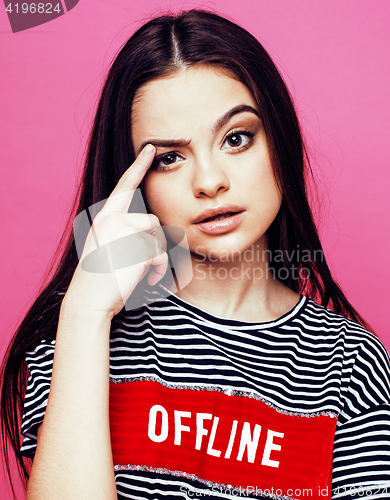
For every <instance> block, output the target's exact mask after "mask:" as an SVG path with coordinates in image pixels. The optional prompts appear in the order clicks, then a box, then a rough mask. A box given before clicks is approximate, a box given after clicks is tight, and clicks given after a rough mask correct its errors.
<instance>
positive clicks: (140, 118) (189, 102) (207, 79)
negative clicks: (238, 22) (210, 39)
mask: <svg viewBox="0 0 390 500" xmlns="http://www.w3.org/2000/svg"><path fill="white" fill-rule="evenodd" d="M238 105H248V106H251V107H253V108H254V109H257V105H256V102H255V99H254V98H253V96H252V93H251V91H250V90H249V89H248V87H247V86H246V85H244V84H243V83H242V82H240V81H238V80H236V79H234V78H232V77H231V76H230V75H228V74H226V73H224V72H222V71H221V69H220V68H213V67H210V66H201V67H190V68H186V69H180V70H179V71H177V72H175V73H173V74H171V75H168V76H166V77H162V78H158V79H155V80H152V81H150V82H148V83H147V84H145V85H144V86H143V87H141V88H140V89H139V90H138V91H137V93H136V95H135V99H134V101H133V106H132V130H133V141H136V136H140V135H141V136H144V135H150V136H156V137H158V136H159V135H160V134H161V133H164V134H166V133H169V134H172V133H174V134H177V133H178V132H180V131H182V130H183V129H187V128H188V127H192V128H193V127H194V126H195V127H196V126H197V125H199V126H202V127H212V125H213V124H214V123H215V121H216V120H218V119H219V118H220V117H221V116H223V115H224V114H225V113H226V112H227V111H228V110H229V109H232V108H234V107H236V106H238Z"/></svg>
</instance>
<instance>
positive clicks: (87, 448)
mask: <svg viewBox="0 0 390 500" xmlns="http://www.w3.org/2000/svg"><path fill="white" fill-rule="evenodd" d="M307 169H308V162H307V158H306V154H305V149H304V145H303V141H302V137H301V133H300V127H299V123H298V120H297V117H296V114H295V111H294V107H293V104H292V101H291V97H290V95H289V92H288V90H287V88H286V86H285V84H284V82H283V80H282V78H281V76H280V75H279V73H278V71H277V69H276V68H275V66H274V64H273V63H272V61H271V60H270V58H269V56H268V55H267V53H266V52H265V51H264V49H263V48H262V46H261V45H260V44H259V43H258V42H257V40H255V39H254V38H253V37H252V36H251V35H250V34H249V33H247V32H246V31H245V30H243V29H242V28H240V27H239V26H237V25H235V24H233V23H231V22H230V21H228V20H226V19H223V18H221V17H219V16H217V15H215V14H212V13H210V12H203V11H189V12H184V13H182V14H180V15H177V16H171V15H166V16H162V17H159V18H156V19H154V20H152V21H150V22H148V23H147V24H145V25H144V26H142V27H141V28H140V29H139V30H138V31H137V32H136V33H135V34H134V35H133V36H132V37H131V38H130V40H129V41H128V42H127V43H126V44H125V46H124V47H123V48H122V50H121V51H120V53H119V54H118V56H117V58H116V60H115V61H114V63H113V65H112V67H111V69H110V72H109V74H108V77H107V80H106V83H105V86H104V88H103V91H102V96H101V99H100V103H99V105H98V109H97V113H96V118H95V122H94V125H93V129H92V132H91V136H90V139H89V149H88V153H87V157H86V163H85V170H84V175H83V179H82V184H81V187H80V190H79V196H78V200H77V203H76V205H75V207H77V208H76V209H75V211H76V212H77V214H79V215H78V216H77V218H76V223H75V232H74V235H73V234H71V235H70V236H69V238H68V240H67V244H66V248H65V250H64V251H63V255H62V259H61V262H60V263H59V265H58V268H57V269H56V271H55V273H54V276H53V277H52V278H51V281H50V283H49V284H48V285H47V286H46V288H45V290H44V291H43V292H42V293H41V294H40V296H39V297H38V299H37V300H36V302H35V303H34V305H33V306H32V308H31V310H30V311H29V313H28V314H27V316H26V318H25V320H24V321H23V323H22V324H21V326H20V327H19V329H18V331H17V333H16V335H15V337H14V339H13V341H12V344H11V346H10V348H9V351H8V354H7V358H6V361H5V365H4V370H3V389H2V422H3V435H4V447H6V441H5V440H6V439H9V440H10V442H11V445H12V447H13V450H14V451H15V453H16V455H17V458H18V460H19V463H20V467H21V470H22V472H23V473H24V477H25V478H26V479H27V478H28V475H29V472H30V469H29V463H28V458H23V457H29V459H30V460H31V459H33V462H32V468H31V474H30V478H29V481H28V489H27V498H28V499H29V500H35V499H39V500H42V499H50V500H53V499H70V498H72V499H83V500H86V499H93V500H96V499H99V498H101V499H105V500H108V499H114V498H117V497H118V498H137V499H139V498H149V499H151V498H153V499H160V498H164V499H166V498H187V497H193V496H203V497H205V498H213V497H215V496H219V497H221V498H225V497H226V498H229V497H231V496H258V497H267V498H284V499H288V498H298V499H301V498H307V497H311V498H330V497H331V495H332V496H333V497H334V498H338V497H347V498H354V497H356V495H358V496H359V497H360V498H361V497H363V498H388V497H389V495H390V493H389V491H388V488H389V487H390V424H389V402H390V368H389V360H388V355H387V353H386V350H385V349H384V347H383V345H382V344H381V342H380V341H379V340H378V339H377V337H376V336H375V335H373V334H372V333H370V332H369V331H368V329H367V325H366V324H365V323H364V320H363V319H362V318H361V317H360V316H359V314H358V313H357V312H356V311H355V310H354V308H353V307H352V306H351V305H350V304H349V302H348V301H347V299H346V298H345V296H344V294H343V293H342V291H341V290H340V288H339V286H338V285H337V284H336V283H335V282H334V280H333V278H332V276H331V273H330V271H329V269H328V266H327V264H326V260H325V257H324V255H323V252H322V247H321V243H320V241H319V239H318V235H317V231H316V228H315V225H314V222H313V218H312V214H311V210H310V207H309V204H308V201H307V191H306V190H307V188H306V183H305V176H306V170H307ZM135 201H136V203H135ZM143 204H144V206H143ZM136 205H138V208H137V207H136ZM129 207H130V208H129ZM92 221H93V225H92V228H91V229H89V227H90V224H91V223H92ZM86 228H87V229H86ZM83 235H84V236H83ZM314 299H315V300H316V302H317V303H316V302H315V301H314ZM318 304H321V305H318ZM26 386H27V389H26ZM21 415H22V421H21ZM20 425H21V432H22V434H23V436H24V439H23V443H21V440H20V434H19V432H20ZM20 448H21V451H20V452H19V449H20Z"/></svg>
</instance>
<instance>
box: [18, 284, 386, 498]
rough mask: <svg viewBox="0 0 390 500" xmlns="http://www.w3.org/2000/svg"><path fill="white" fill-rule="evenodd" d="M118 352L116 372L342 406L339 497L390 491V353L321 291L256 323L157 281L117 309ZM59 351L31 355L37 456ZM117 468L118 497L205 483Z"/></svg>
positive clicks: (311, 407) (298, 406)
mask: <svg viewBox="0 0 390 500" xmlns="http://www.w3.org/2000/svg"><path fill="white" fill-rule="evenodd" d="M165 295H166V294H165ZM110 352H111V354H110V360H111V363H110V364H111V369H110V375H111V380H112V381H117V382H119V381H121V380H123V379H133V378H138V379H139V378H141V379H142V378H146V379H148V378H149V379H150V377H154V378H156V379H157V380H160V381H161V383H165V384H167V385H169V386H171V387H172V386H173V387H174V386H175V385H176V386H178V387H179V386H181V385H186V386H189V387H194V388H199V387H203V388H205V389H207V390H218V388H223V389H224V390H227V389H231V390H233V391H245V392H248V391H249V392H252V393H253V394H254V395H255V397H257V398H258V399H264V400H266V401H267V402H268V403H269V404H270V405H271V406H273V407H276V408H277V409H278V410H279V411H282V412H285V413H293V414H297V413H304V414H306V415H309V414H313V413H318V412H321V413H322V412H324V413H326V412H334V413H336V414H337V416H338V423H337V430H336V435H335V441H334V469H333V496H332V498H367V499H368V498H372V499H374V498H390V418H389V416H390V368H389V358H388V354H387V352H386V350H385V348H384V347H383V345H382V344H381V342H380V341H379V340H378V338H376V337H375V336H374V335H372V334H371V333H369V332H367V331H366V330H365V329H363V328H362V327H361V326H359V325H357V324H356V323H354V322H352V321H350V320H347V319H345V318H343V317H341V316H339V315H337V314H335V313H333V312H331V311H328V310H326V309H324V308H322V307H321V306H319V305H317V304H316V303H314V302H313V301H312V300H310V299H307V298H305V297H302V299H301V300H300V302H299V303H298V304H297V306H296V307H295V308H294V309H293V310H292V311H290V312H289V313H287V314H286V315H284V316H283V317H281V318H279V319H278V320H276V321H274V322H268V323H261V324H250V323H243V322H240V321H234V320H226V319H224V318H218V317H215V316H212V315H210V314H208V313H206V312H204V311H202V310H200V309H198V308H196V307H194V306H192V305H190V304H188V303H186V302H184V301H182V300H180V299H178V298H177V297H175V296H170V297H168V298H165V297H163V296H160V295H159V294H157V292H155V291H153V292H150V293H149V295H147V299H146V300H145V305H144V307H142V308H140V309H137V310H134V311H128V312H126V311H122V313H121V314H120V315H118V316H117V317H116V318H115V320H114V321H113V324H112V333H111V343H110ZM53 353H54V343H51V344H50V343H45V342H42V343H41V344H39V345H38V346H37V348H36V349H35V351H34V352H33V353H30V355H29V356H28V357H27V362H28V364H29V370H30V378H29V384H28V388H27V394H26V399H25V409H24V412H25V414H24V417H23V425H22V433H23V434H24V435H25V436H26V438H25V441H24V443H23V447H22V452H23V453H24V454H26V455H30V456H32V455H33V453H34V450H35V444H36V427H37V425H38V424H39V423H40V422H41V421H42V419H43V415H44V410H45V406H46V402H47V396H48V392H49V386H50V377H51V367H52V361H53ZM116 478H117V488H118V494H119V498H132V499H143V498H150V499H151V498H156V499H157V498H164V499H166V498H188V496H187V493H186V491H187V488H198V489H199V488H200V490H203V488H202V485H200V484H199V483H196V484H195V483H192V486H191V481H187V480H185V479H184V478H175V477H170V476H162V475H161V474H160V475H159V474H156V473H146V472H139V471H117V472H116ZM373 485H374V486H375V487H374V488H373V487H372V486H373ZM380 485H381V487H380ZM368 487H371V490H370V489H369V488H368ZM363 488H366V489H367V491H365V490H364V489H363ZM346 495H347V496H346ZM353 495H354V496H353ZM202 496H203V497H204V498H207V495H202ZM225 496H226V495H222V497H225ZM228 496H229V495H227V497H228ZM214 497H215V495H211V496H210V498H214Z"/></svg>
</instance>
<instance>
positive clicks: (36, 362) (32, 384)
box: [20, 341, 55, 458]
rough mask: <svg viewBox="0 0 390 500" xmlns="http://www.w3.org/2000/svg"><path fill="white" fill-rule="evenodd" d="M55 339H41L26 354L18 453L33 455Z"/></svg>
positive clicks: (45, 396)
mask: <svg viewBox="0 0 390 500" xmlns="http://www.w3.org/2000/svg"><path fill="white" fill-rule="evenodd" d="M54 347H55V341H52V342H50V343H49V342H45V341H42V342H41V343H40V344H38V346H37V347H36V348H35V349H34V351H32V352H28V353H27V355H26V362H27V365H28V371H29V377H28V383H27V388H26V395H25V399H24V407H23V415H22V426H21V433H22V435H23V436H24V439H23V443H22V446H21V448H20V453H21V454H22V455H23V456H26V457H30V458H32V457H34V454H35V450H36V447H37V431H38V426H39V425H40V424H41V423H42V421H43V417H44V416H45V411H46V406H47V400H48V397H49V390H50V382H51V375H52V370H53V357H54Z"/></svg>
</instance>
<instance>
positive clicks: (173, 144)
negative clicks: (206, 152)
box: [137, 139, 191, 155]
mask: <svg viewBox="0 0 390 500" xmlns="http://www.w3.org/2000/svg"><path fill="white" fill-rule="evenodd" d="M190 142H191V139H190V140H189V141H186V140H184V139H148V140H146V141H144V142H143V143H142V144H141V146H140V148H139V150H138V153H137V155H138V154H139V152H140V151H142V149H143V148H144V147H145V146H146V144H153V146H156V148H180V147H184V146H188V144H189V143H190Z"/></svg>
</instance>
